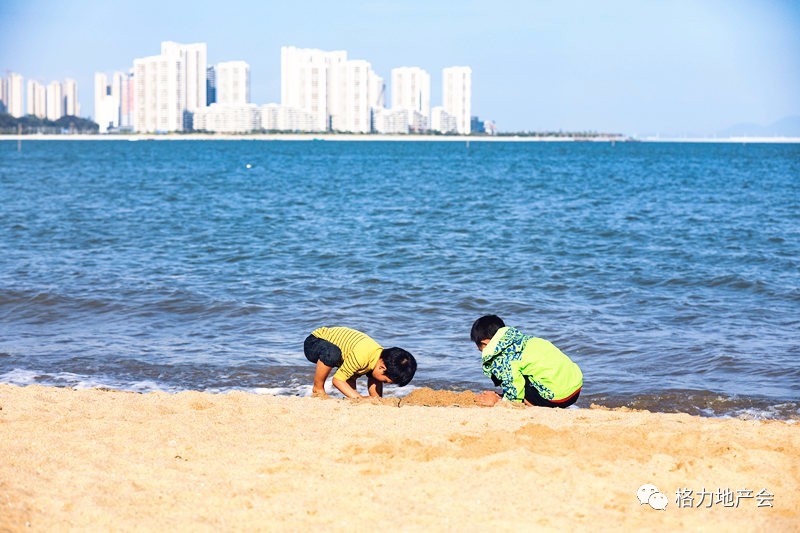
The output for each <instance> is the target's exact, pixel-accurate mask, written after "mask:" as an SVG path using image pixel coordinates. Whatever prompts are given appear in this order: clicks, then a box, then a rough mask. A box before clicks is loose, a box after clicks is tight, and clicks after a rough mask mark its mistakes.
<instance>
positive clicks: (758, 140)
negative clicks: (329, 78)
mask: <svg viewBox="0 0 800 533" xmlns="http://www.w3.org/2000/svg"><path fill="white" fill-rule="evenodd" d="M0 141H130V142H136V141H306V142H309V141H332V142H341V141H348V142H351V141H386V142H402V141H405V142H466V143H469V142H478V143H481V142H543V143H552V142H592V143H612V144H615V143H628V142H632V143H697V144H714V143H719V144H798V143H800V137H727V138H715V137H690V138H658V137H643V138H633V137H627V136H624V135H618V136H616V135H598V136H597V137H582V136H577V135H576V136H563V137H550V136H544V137H537V136H520V135H508V136H490V135H486V136H468V135H392V134H345V133H341V134H334V133H319V134H313V133H258V134H241V135H238V134H205V133H191V134H129V135H128V134H126V135H115V134H111V135H108V134H102V135H101V134H95V135H92V134H61V135H58V134H36V133H34V134H24V135H20V134H0Z"/></svg>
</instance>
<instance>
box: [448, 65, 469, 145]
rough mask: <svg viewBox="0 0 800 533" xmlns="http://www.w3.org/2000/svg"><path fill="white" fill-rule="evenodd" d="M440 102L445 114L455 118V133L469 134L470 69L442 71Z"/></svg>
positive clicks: (451, 68) (454, 68)
mask: <svg viewBox="0 0 800 533" xmlns="http://www.w3.org/2000/svg"><path fill="white" fill-rule="evenodd" d="M442 102H443V107H444V110H445V112H446V113H447V114H448V115H450V116H453V117H455V119H456V124H457V126H456V131H457V132H458V133H460V134H462V135H467V134H469V133H470V118H471V112H472V69H471V68H469V67H448V68H445V69H443V70H442Z"/></svg>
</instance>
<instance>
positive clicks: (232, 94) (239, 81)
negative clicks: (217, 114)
mask: <svg viewBox="0 0 800 533" xmlns="http://www.w3.org/2000/svg"><path fill="white" fill-rule="evenodd" d="M213 72H214V78H215V93H216V94H215V99H214V102H215V103H218V104H223V105H246V104H249V103H250V65H248V64H247V63H245V62H244V61H226V62H224V63H217V64H216V65H215V66H214V69H213Z"/></svg>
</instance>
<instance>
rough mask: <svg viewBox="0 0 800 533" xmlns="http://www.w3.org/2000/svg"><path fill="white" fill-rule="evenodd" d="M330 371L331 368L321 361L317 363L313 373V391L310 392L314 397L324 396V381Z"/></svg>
mask: <svg viewBox="0 0 800 533" xmlns="http://www.w3.org/2000/svg"><path fill="white" fill-rule="evenodd" d="M331 370H333V367H332V366H328V365H326V364H325V363H323V362H322V361H317V368H316V370H315V371H314V389H313V391H312V393H313V394H314V395H315V396H316V395H322V396H326V392H325V380H326V379H328V375H329V374H330V373H331Z"/></svg>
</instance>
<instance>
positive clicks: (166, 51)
mask: <svg viewBox="0 0 800 533" xmlns="http://www.w3.org/2000/svg"><path fill="white" fill-rule="evenodd" d="M161 55H162V56H177V57H179V58H180V61H181V72H180V77H181V78H182V80H181V82H180V83H179V88H180V89H181V90H182V91H183V95H184V100H183V102H184V103H183V105H184V108H183V110H182V113H183V115H184V124H183V129H184V130H189V129H191V128H192V125H191V120H192V113H194V111H195V110H196V109H198V108H200V107H205V105H206V100H207V98H206V71H207V70H208V61H207V57H208V46H207V45H206V43H193V44H180V43H176V42H172V41H163V42H162V43H161Z"/></svg>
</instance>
